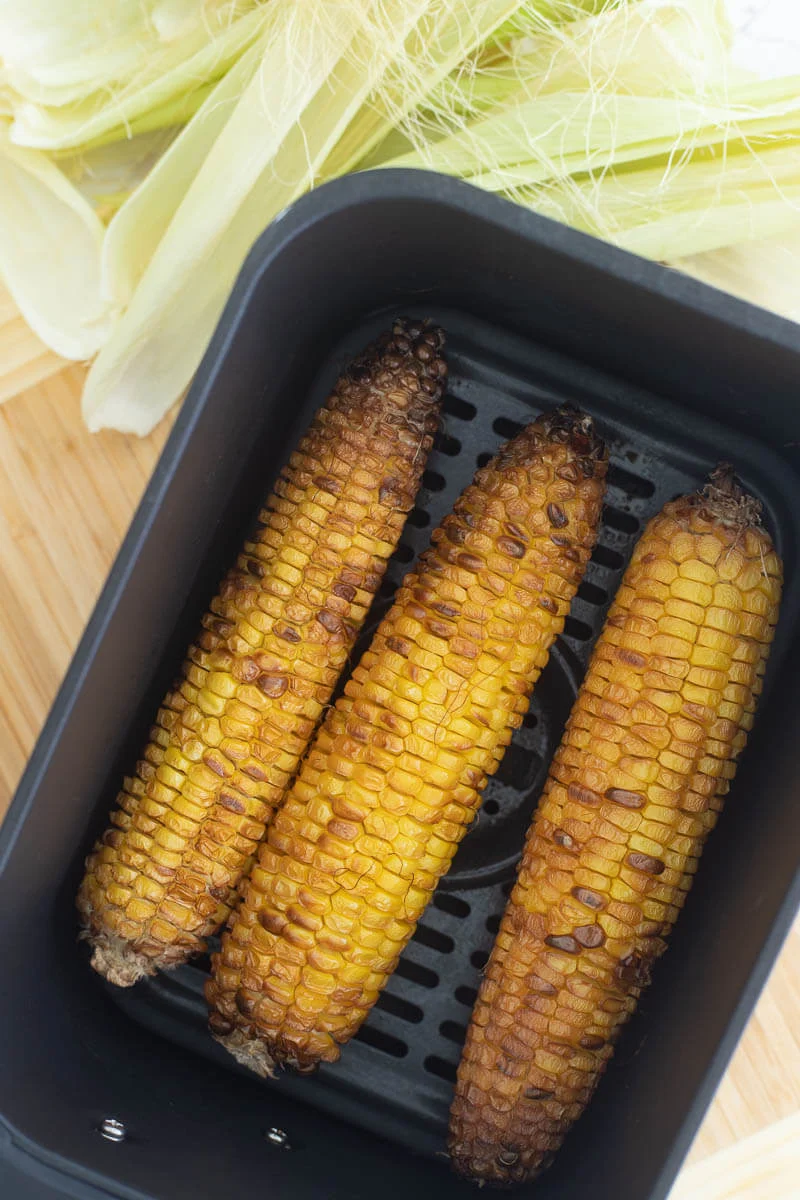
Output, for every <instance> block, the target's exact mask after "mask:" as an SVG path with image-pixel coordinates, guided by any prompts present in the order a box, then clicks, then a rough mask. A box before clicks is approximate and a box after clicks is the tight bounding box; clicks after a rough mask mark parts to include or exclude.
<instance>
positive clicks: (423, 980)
mask: <svg viewBox="0 0 800 1200" xmlns="http://www.w3.org/2000/svg"><path fill="white" fill-rule="evenodd" d="M395 975H399V976H400V978H401V979H407V980H408V981H409V983H416V984H419V986H420V987H424V988H435V987H438V986H439V976H438V975H437V974H436V972H435V971H431V970H430V969H429V968H428V967H423V966H421V965H420V964H419V963H416V962H414V960H413V959H410V958H401V959H400V962H399V963H398V964H397V967H396V969H395Z"/></svg>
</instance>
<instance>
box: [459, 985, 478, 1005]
mask: <svg viewBox="0 0 800 1200" xmlns="http://www.w3.org/2000/svg"><path fill="white" fill-rule="evenodd" d="M453 995H454V996H455V998H456V1000H457V1001H458V1003H459V1004H463V1005H464V1007H465V1008H474V1007H475V1001H476V1000H477V999H478V989H477V988H471V987H467V986H466V985H465V984H461V986H460V987H457V988H456V990H455V991H454V992H453Z"/></svg>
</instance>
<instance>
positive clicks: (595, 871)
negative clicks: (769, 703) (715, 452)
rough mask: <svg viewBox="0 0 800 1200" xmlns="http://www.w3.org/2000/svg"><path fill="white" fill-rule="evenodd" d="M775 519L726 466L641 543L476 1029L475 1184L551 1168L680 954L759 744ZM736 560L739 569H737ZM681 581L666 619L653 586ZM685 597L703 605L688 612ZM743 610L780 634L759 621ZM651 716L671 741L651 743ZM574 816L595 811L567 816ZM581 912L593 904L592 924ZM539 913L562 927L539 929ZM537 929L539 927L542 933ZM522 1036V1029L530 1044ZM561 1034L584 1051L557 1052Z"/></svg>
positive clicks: (547, 800) (472, 1050) (522, 874)
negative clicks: (630, 650) (735, 792)
mask: <svg viewBox="0 0 800 1200" xmlns="http://www.w3.org/2000/svg"><path fill="white" fill-rule="evenodd" d="M757 513H758V506H757V505H756V503H755V501H754V500H752V499H751V498H750V497H747V496H746V495H745V494H743V493H742V492H741V490H740V489H739V488H738V487H737V486H736V485H735V483H734V482H733V481H732V479H730V478H728V477H727V476H726V475H725V474H716V473H715V476H714V477H712V482H711V484H709V486H708V487H707V488H706V489H705V490H704V491H703V492H701V493H698V494H697V495H694V496H688V497H684V498H683V499H679V500H676V501H673V502H672V503H671V504H668V505H667V507H666V508H665V509H664V511H663V512H662V513H660V514H659V515H658V516H656V517H654V518H653V520H652V521H651V522H650V524H649V525H648V526H647V528H646V530H645V532H644V533H643V535H642V538H641V540H640V542H639V545H638V546H637V547H636V550H635V552H634V556H633V560H632V563H631V566H630V568H629V569H628V571H627V572H626V575H625V578H624V580H623V584H622V587H621V588H620V592H619V594H618V596H617V598H616V600H615V602H614V604H613V605H612V608H611V611H610V613H609V618H608V623H607V625H606V628H605V629H604V630H603V633H602V634H601V636H600V639H599V641H598V643H597V646H596V649H595V652H594V655H593V657H592V660H591V662H590V665H589V669H588V672H587V675H586V679H585V680H584V683H583V685H582V687H581V690H580V692H579V694H578V698H577V700H576V702H575V705H574V707H573V710H572V714H571V716H570V719H569V722H568V724H567V728H566V730H565V733H564V738H563V740H562V743H561V746H560V747H559V750H558V751H557V753H556V755H555V758H554V760H553V763H552V765H551V769H550V776H549V779H548V782H547V784H546V785H545V789H544V793H543V795H542V798H541V800H540V803H539V808H538V811H537V814H536V816H535V818H534V822H533V825H532V827H531V831H530V833H529V835H528V840H527V844H526V848H525V852H524V854H523V858H522V861H521V863H520V868H519V874H518V878H517V884H516V886H515V888H514V890H513V892H512V894H511V898H510V900H509V904H508V907H507V909H506V912H505V915H504V917H503V920H502V923H501V927H500V933H499V934H498V938H497V941H496V943H495V947H494V950H493V952H492V956H491V958H490V960H489V963H488V965H487V968H486V971H485V974H484V980H483V983H482V986H481V991H480V994H479V997H478V1000H477V1003H476V1006H475V1011H474V1013H473V1018H472V1023H471V1026H470V1029H469V1033H468V1036H467V1041H466V1045H465V1048H464V1055H463V1058H462V1062H461V1066H460V1068H459V1072H458V1082H457V1085H456V1095H455V1099H454V1102H453V1108H452V1113H451V1126H450V1154H451V1158H452V1160H453V1163H454V1165H455V1167H456V1169H457V1170H458V1171H459V1172H461V1173H462V1174H464V1175H467V1176H468V1177H470V1178H472V1179H476V1180H480V1181H483V1180H486V1181H489V1182H493V1183H498V1184H510V1183H519V1182H522V1181H524V1180H525V1179H528V1178H530V1177H531V1176H532V1175H534V1174H535V1173H537V1172H538V1171H539V1169H540V1168H541V1166H542V1163H543V1160H545V1159H546V1158H549V1156H550V1155H551V1153H552V1151H553V1150H555V1149H557V1148H558V1146H559V1144H560V1142H561V1140H562V1139H563V1137H564V1136H565V1134H566V1133H567V1131H568V1129H569V1128H570V1126H571V1124H572V1123H573V1121H574V1120H575V1119H576V1118H577V1117H578V1116H579V1115H580V1113H581V1112H582V1110H583V1108H584V1107H585V1104H586V1101H587V1097H588V1096H589V1095H590V1094H591V1093H592V1091H593V1089H594V1086H595V1084H596V1082H597V1079H598V1076H599V1075H600V1074H601V1072H602V1071H603V1069H604V1066H605V1063H606V1062H607V1060H608V1059H609V1057H610V1056H611V1053H612V1045H613V1041H614V1040H615V1035H616V1032H617V1030H618V1029H619V1026H620V1025H622V1024H623V1023H624V1022H625V1021H626V1020H627V1019H628V1017H629V1016H630V1013H631V1012H632V1011H633V1008H634V1006H635V1002H636V999H637V998H638V996H639V993H640V992H641V990H642V988H644V987H645V986H646V985H647V982H648V980H649V968H650V965H651V963H652V962H653V961H654V960H655V959H656V958H657V957H658V956H659V955H660V954H661V953H662V951H663V950H664V948H665V942H664V940H663V939H664V937H666V936H667V935H668V933H669V931H670V928H671V926H672V924H673V922H674V921H675V919H676V917H677V915H678V912H679V911H680V907H681V905H682V903H683V899H684V897H685V894H686V891H687V889H688V887H689V886H690V883H691V879H692V876H693V874H694V872H695V870H696V869H697V864H698V856H699V854H700V852H701V849H702V845H703V841H704V839H705V837H706V835H707V834H708V832H709V830H710V829H711V828H712V827H713V824H714V822H715V820H716V815H717V811H718V810H719V808H720V807H721V804H722V796H723V795H724V793H725V791H726V790H727V787H728V781H729V780H730V779H731V778H732V777H733V774H734V771H735V760H736V757H737V755H738V753H739V752H740V751H741V749H742V748H743V746H744V743H745V740H746V735H747V730H748V728H749V726H750V723H751V721H752V717H753V712H754V709H755V704H756V697H757V695H758V692H759V690H760V676H761V673H762V672H763V669H764V665H765V663H766V658H767V655H768V652H769V646H770V642H771V640H772V634H773V625H772V624H769V620H772V622H773V624H774V620H775V619H776V613H777V606H778V603H779V600H780V593H781V566H780V561H779V559H778V557H777V555H776V554H775V552H774V550H773V549H772V545H771V543H770V540H769V537H768V536H767V534H766V533H765V532H764V531H763V530H762V529H761V528H760V524H759V520H758V516H757ZM731 557H734V558H735V559H736V565H735V570H728V569H726V564H729V562H730V559H731ZM764 572H766V575H765V573H764ZM667 578H669V579H671V580H672V581H673V582H672V583H671V588H670V593H669V595H667V596H664V597H662V598H661V599H660V600H659V603H660V604H661V605H662V608H663V611H662V613H661V614H659V613H657V612H656V611H655V610H654V609H653V608H652V607H651V606H652V603H653V598H654V597H656V596H657V595H658V593H657V592H656V591H654V587H653V583H654V581H659V580H663V579H667ZM756 592H758V595H759V597H761V596H763V597H764V600H765V602H766V603H762V601H761V599H758V600H756V599H755V595H756ZM670 596H671V599H670ZM643 597H646V598H647V603H648V610H647V611H648V617H649V619H650V620H652V621H653V622H654V631H653V632H652V633H651V634H650V636H649V639H648V641H649V647H648V648H646V649H642V651H641V654H642V656H643V658H644V659H645V664H644V669H641V667H640V664H636V665H632V664H629V665H627V666H625V664H620V673H619V674H618V675H616V676H615V684H617V685H619V686H624V687H626V688H627V689H629V696H628V701H627V703H626V704H625V705H624V706H622V711H621V712H620V713H619V714H617V717H616V720H617V722H618V729H617V732H616V734H615V737H614V742H613V743H611V750H612V752H613V753H612V755H610V756H609V755H608V754H606V753H605V752H604V748H603V746H602V745H601V744H599V743H600V742H601V740H602V738H603V737H604V736H605V730H606V728H607V722H604V721H603V719H602V717H601V716H599V715H598V713H599V712H601V711H602V709H601V708H600V707H599V706H600V705H602V702H603V698H604V697H607V696H608V692H609V689H608V684H607V682H606V681H607V673H606V671H605V664H606V661H607V658H608V652H609V648H610V647H614V646H617V645H619V644H624V638H625V635H626V631H627V630H628V629H629V628H630V627H633V626H634V625H635V628H636V629H637V630H638V629H639V625H638V622H640V621H641V606H640V600H641V599H642V598H643ZM676 599H677V600H679V601H680V603H681V604H683V605H686V606H689V605H693V606H696V611H695V610H694V609H692V613H691V615H690V613H689V609H688V607H687V608H682V609H681V610H676V609H675V607H674V604H675V601H676ZM767 613H769V614H770V618H769V619H768V618H767V616H766V615H765V614H767ZM742 614H745V615H748V616H752V617H753V618H754V621H760V622H762V624H761V625H756V624H755V623H753V624H752V625H751V626H748V627H747V628H746V629H745V627H744V625H743V620H742ZM635 623H637V624H635ZM692 624H693V625H694V627H693V628H690V626H692ZM749 638H756V639H757V640H756V641H753V642H750V641H748V639H749ZM750 648H752V649H753V651H754V652H753V653H749V652H747V651H749V649H750ZM687 659H688V661H686V660H687ZM654 676H656V677H657V679H658V682H656V681H655V680H654V678H653V677H654ZM665 680H672V681H674V691H673V690H671V689H670V690H666V689H665V683H664V681H665ZM641 721H647V723H648V727H650V726H655V728H657V729H660V730H662V731H664V732H665V733H666V734H667V735H668V736H667V737H666V739H665V740H661V739H658V738H656V737H653V736H646V737H645V736H644V735H643V734H642V732H641V731H642V726H641V725H640V724H639V722H641ZM587 732H588V733H589V735H590V736H589V738H588V740H587V738H586V736H585V735H586V733H587ZM620 735H621V736H620ZM618 744H621V745H622V746H624V747H625V748H626V750H627V751H628V754H627V757H626V758H625V759H624V760H623V761H622V763H621V764H620V766H623V765H624V770H625V773H626V776H627V777H632V778H634V779H635V780H637V781H638V782H637V783H636V786H635V787H621V786H620V775H619V773H618V768H614V767H610V766H608V765H607V764H608V763H609V762H611V761H612V760H615V758H616V751H617V749H618ZM636 757H638V758H639V762H640V766H641V767H642V768H644V769H642V770H637V769H636V767H635V766H634V764H633V762H632V759H634V758H636ZM650 767H652V768H654V771H655V774H654V775H651V773H650V771H649V770H648V769H647V768H650ZM586 789H588V790H589V791H590V792H592V793H594V794H595V795H600V796H602V797H603V803H602V804H601V805H596V806H594V807H586V806H583V809H582V811H579V810H580V809H581V806H580V805H577V804H576V805H574V806H571V805H569V804H565V800H564V797H565V795H566V794H569V793H573V794H580V793H581V791H582V790H583V791H585V790H586ZM615 807H616V808H617V809H618V813H619V816H618V818H615V817H614V815H613V809H614V808H615ZM573 808H574V809H575V815H576V818H579V819H576V820H574V821H573V820H569V821H567V820H566V818H567V816H569V817H571V816H572V810H573ZM565 829H566V830H567V831H568V834H569V838H570V845H569V848H568V849H565V847H564V842H563V833H564V830H565ZM554 831H556V833H558V835H559V837H560V840H558V841H556V840H554ZM576 902H577V903H578V904H581V905H582V906H583V908H582V910H581V911H580V915H579V917H578V918H577V919H576V912H575V908H574V905H575V903H576ZM532 914H536V915H537V919H538V921H539V926H538V927H539V928H540V929H543V930H545V931H546V932H545V933H538V934H536V935H534V933H533V930H534V928H537V926H534V925H533V924H532V922H531V919H530V918H531V915H532ZM520 929H526V930H527V931H528V933H527V936H526V937H525V939H524V940H521V939H520V938H519V937H518V934H517V931H518V930H520ZM536 939H540V940H538V941H537V940H536ZM554 948H555V949H556V950H558V951H559V953H558V954H557V955H556V956H554V954H553V949H554ZM545 971H547V972H548V973H547V975H546V976H545ZM576 976H577V977H580V978H581V979H584V978H585V979H586V980H587V981H588V986H587V987H586V988H584V989H583V990H582V991H581V993H580V995H581V997H582V999H583V1000H585V1001H591V1007H590V1008H589V1009H587V1010H583V1011H582V1012H581V1013H580V1014H579V1013H578V1012H575V1013H574V1015H572V1016H570V1013H569V1011H568V1006H567V997H568V996H569V995H570V994H571V993H572V987H573V983H572V981H573V980H574V979H575V978H576ZM545 979H546V985H545V987H546V992H547V996H548V998H550V999H551V1001H552V1007H551V1008H550V1009H548V1012H550V1011H551V1012H552V1013H558V1014H559V1022H560V1023H559V1026H558V1033H557V1035H556V1034H555V1033H554V1032H553V1030H554V1024H553V1021H552V1019H549V1020H546V1021H545V1022H544V1023H543V1024H535V1025H530V1024H528V1022H527V1020H526V1017H527V1014H528V1012H529V1011H530V1006H531V1004H532V1003H533V1002H535V1003H537V1004H538V992H537V990H536V989H537V988H538V987H540V986H541V981H542V980H545ZM520 980H522V981H524V982H523V984H522V986H520ZM537 1011H540V1010H537ZM586 1011H588V1012H589V1013H590V1018H591V1020H590V1022H589V1023H587V1022H585V1021H584V1019H583V1018H584V1013H585V1012H586ZM589 1028H590V1029H591V1030H592V1032H591V1034H589V1035H587V1033H586V1030H587V1029H589ZM507 1029H513V1030H515V1031H519V1034H518V1035H515V1042H514V1044H513V1046H509V1045H507V1044H506V1041H505V1037H506V1030H507ZM595 1030H596V1031H597V1032H595ZM554 1041H556V1042H557V1043H558V1044H559V1045H560V1046H569V1047H574V1048H576V1049H577V1050H579V1051H581V1053H580V1054H577V1053H576V1054H575V1055H571V1056H570V1057H569V1058H561V1057H560V1056H558V1055H554V1054H553V1053H552V1050H553V1048H554V1047H553V1042H554ZM583 1052H585V1053H583ZM500 1084H502V1086H498V1085H500Z"/></svg>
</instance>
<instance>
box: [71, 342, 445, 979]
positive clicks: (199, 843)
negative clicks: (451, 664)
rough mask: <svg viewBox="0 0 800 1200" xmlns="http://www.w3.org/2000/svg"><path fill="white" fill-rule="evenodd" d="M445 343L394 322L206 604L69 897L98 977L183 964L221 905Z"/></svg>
mask: <svg viewBox="0 0 800 1200" xmlns="http://www.w3.org/2000/svg"><path fill="white" fill-rule="evenodd" d="M442 344H443V338H442V335H441V333H440V332H439V331H438V330H435V329H429V328H427V327H425V326H422V325H419V324H411V323H408V322H397V323H396V324H395V326H394V328H393V331H392V334H391V335H386V336H385V337H384V338H382V339H381V341H380V342H378V343H376V345H375V346H373V347H370V349H369V350H368V351H366V352H365V354H364V355H363V356H362V357H361V358H360V359H358V360H357V361H356V362H355V363H354V364H353V366H352V367H351V368H350V369H349V371H347V372H346V373H345V374H344V375H343V377H342V378H341V379H340V380H339V382H338V383H337V385H336V388H335V389H334V392H333V393H332V395H331V396H330V398H329V399H328V401H327V403H326V405H325V406H324V407H323V408H322V409H321V410H320V411H319V413H318V414H317V416H316V417H315V419H314V421H313V423H312V425H311V427H310V428H309V430H308V432H307V433H306V435H305V437H304V438H303V440H302V441H301V443H300V445H299V447H298V449H297V450H296V451H295V453H294V454H293V455H292V456H291V458H290V460H289V464H288V466H287V467H285V468H284V470H283V472H282V474H281V477H280V479H279V481H278V483H277V484H276V486H275V492H274V494H273V495H272V496H270V498H269V499H268V500H267V502H266V505H265V507H264V510H263V511H262V513H261V515H260V524H259V526H258V528H257V531H256V533H255V534H254V536H253V538H252V540H250V541H248V542H247V543H246V544H245V547H244V550H243V552H242V554H241V555H240V556H239V558H238V561H237V565H236V567H235V568H234V569H233V570H231V571H230V572H229V574H228V575H227V576H226V578H225V580H224V581H223V583H222V585H221V588H220V591H219V594H218V595H217V597H216V598H215V599H214V600H213V601H212V604H211V608H210V611H209V612H208V613H207V615H206V616H205V617H204V618H203V628H202V632H201V634H200V636H199V638H198V639H197V641H196V642H195V643H194V644H193V645H192V646H191V647H190V649H189V652H188V658H187V660H186V662H185V664H184V666H183V670H182V673H181V677H180V679H179V680H178V682H177V684H176V685H175V687H174V689H173V690H172V691H171V692H170V693H169V694H168V695H167V697H166V699H165V700H164V704H163V706H162V708H161V709H160V710H159V713H158V716H157V718H156V723H155V725H154V726H153V728H152V730H151V734H150V742H149V743H148V745H147V746H146V747H145V750H144V753H143V755H142V760H141V761H140V762H139V763H138V764H137V767H136V773H135V775H133V776H132V777H131V778H129V779H126V780H125V782H124V784H123V788H122V791H121V792H120V793H119V796H118V797H117V803H118V805H119V807H118V809H117V810H116V811H115V812H114V813H113V814H112V816H111V821H112V826H111V828H110V829H109V830H108V831H107V832H106V833H105V835H104V836H103V838H102V839H101V840H100V842H99V843H98V844H97V846H96V847H95V849H94V851H93V853H92V854H91V855H90V857H89V859H88V860H87V869H86V876H85V878H84V880H83V884H82V887H81V890H80V894H79V897H78V908H79V910H80V912H81V916H82V919H83V922H84V925H85V928H86V930H87V933H88V936H89V938H90V940H91V941H92V943H93V945H94V956H93V959H92V964H93V966H94V967H95V969H96V970H98V971H100V973H101V974H103V975H105V976H106V977H107V978H109V979H110V980H111V981H112V982H114V983H117V984H120V985H122V986H126V985H129V984H131V983H133V982H135V980H136V979H137V978H139V977H140V976H141V975H145V974H152V973H153V972H154V971H155V969H156V968H157V967H170V966H174V965H176V964H177V963H179V962H182V961H185V960H186V959H187V958H188V957H189V956H190V955H191V954H192V953H194V952H196V951H198V950H200V949H201V948H202V947H203V944H204V943H203V939H204V938H205V937H207V936H208V935H209V934H210V933H213V932H214V930H216V929H217V928H218V927H219V926H220V925H221V924H222V923H223V922H224V920H225V918H226V917H227V915H228V913H229V911H230V908H231V905H232V903H233V901H234V898H235V895H236V888H237V885H238V884H239V881H240V880H241V878H242V876H243V874H244V873H245V872H246V871H247V869H248V867H249V865H250V862H251V857H252V855H253V853H254V851H255V848H256V846H257V844H258V842H259V841H260V840H261V838H262V837H263V835H264V830H265V827H266V824H267V822H268V821H269V819H270V817H271V816H272V813H273V811H274V809H275V806H276V805H277V804H278V802H279V801H280V800H281V798H282V796H283V793H284V790H285V789H286V787H287V785H288V783H289V781H290V779H291V778H292V776H293V774H294V773H295V771H296V769H297V765H298V762H299V761H300V757H301V756H302V754H303V752H304V750H305V748H306V746H307V744H308V741H309V739H310V737H311V735H312V733H313V730H314V727H315V725H316V723H317V721H318V719H319V716H320V714H321V712H322V709H323V707H324V705H325V704H326V703H327V701H328V699H329V698H330V695H331V692H332V690H333V688H334V685H335V683H336V680H337V678H338V676H339V673H340V672H341V670H342V668H343V666H344V665H345V662H346V660H347V657H348V655H349V653H350V651H351V649H352V647H353V644H354V642H355V639H356V636H357V634H358V631H359V629H360V627H361V625H362V623H363V621H364V617H365V616H366V613H367V610H368V608H369V605H370V603H371V601H372V599H373V596H374V595H375V592H376V590H377V588H378V585H379V584H380V581H381V578H382V576H383V573H384V570H385V567H386V563H387V560H388V559H389V557H390V555H391V554H392V552H393V550H394V549H395V546H396V545H397V542H398V540H399V537H400V533H401V530H402V528H403V524H404V521H405V516H406V513H407V512H408V511H409V509H410V508H411V506H412V504H413V502H414V497H415V494H416V491H417V488H418V486H419V482H420V478H421V474H422V470H423V468H424V465H425V460H426V457H427V455H428V451H429V449H430V446H431V443H432V436H433V433H434V431H435V428H436V423H437V412H438V401H439V399H440V397H441V394H442V391H443V386H444V378H445V375H446V367H445V363H444V360H443V358H442Z"/></svg>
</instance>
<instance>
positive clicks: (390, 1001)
mask: <svg viewBox="0 0 800 1200" xmlns="http://www.w3.org/2000/svg"><path fill="white" fill-rule="evenodd" d="M376 1004H377V1007H378V1008H382V1009H383V1011H384V1012H386V1013H390V1014H391V1016H393V1017H397V1019H398V1021H408V1022H409V1024H411V1025H419V1023H420V1021H421V1020H422V1018H423V1017H424V1016H425V1013H424V1012H423V1010H422V1009H421V1008H420V1007H419V1005H418V1004H412V1003H411V1001H410V1000H403V999H402V998H401V997H400V996H395V995H393V994H392V992H381V994H380V995H379V996H378V999H377V1001H376Z"/></svg>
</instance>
